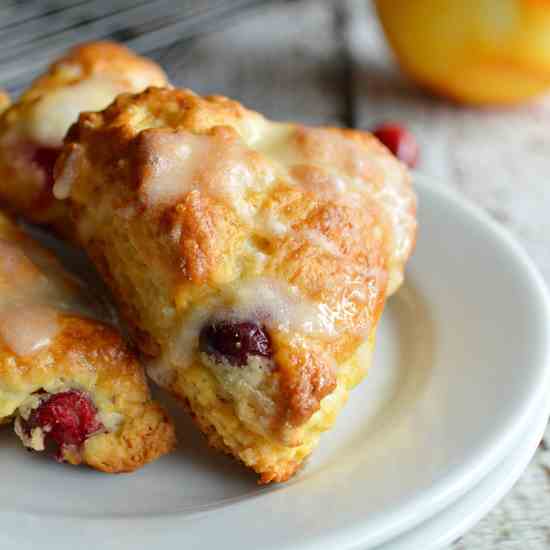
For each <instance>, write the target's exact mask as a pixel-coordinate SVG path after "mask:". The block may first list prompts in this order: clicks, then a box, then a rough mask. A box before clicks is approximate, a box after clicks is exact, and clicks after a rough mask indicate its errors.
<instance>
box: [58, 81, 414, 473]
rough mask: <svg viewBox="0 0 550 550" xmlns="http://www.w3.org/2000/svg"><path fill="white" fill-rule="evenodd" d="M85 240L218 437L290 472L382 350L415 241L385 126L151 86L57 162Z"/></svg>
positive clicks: (169, 384)
mask: <svg viewBox="0 0 550 550" xmlns="http://www.w3.org/2000/svg"><path fill="white" fill-rule="evenodd" d="M54 192H55V194H56V196H57V197H58V198H59V199H70V203H71V207H72V215H73V219H74V223H75V225H76V231H75V232H76V234H77V236H78V240H79V241H80V242H81V244H82V245H83V246H84V247H85V248H86V250H87V251H88V253H89V255H90V256H91V258H92V259H93V261H94V262H95V263H96V265H97V266H98V268H99V269H100V271H101V272H102V274H103V276H104V278H105V280H106V281H107V283H108V284H109V285H110V287H111V288H112V290H113V293H114V294H115V295H116V298H117V299H118V302H119V304H120V307H121V310H122V312H123V313H124V314H125V316H126V319H127V320H128V322H129V323H130V324H131V326H132V327H133V332H134V337H135V340H136V342H137V343H138V344H139V345H140V347H141V349H142V350H143V351H144V352H145V353H147V354H149V355H150V356H151V357H153V358H154V360H153V361H152V364H151V367H150V369H149V373H150V375H151V376H152V377H153V379H154V380H155V381H156V382H157V383H159V384H160V385H161V386H163V387H165V388H167V389H168V390H170V391H171V392H173V393H174V394H176V395H177V396H178V397H179V398H181V399H182V401H183V402H184V403H186V405H187V406H188V407H189V409H190V410H191V413H192V415H193V417H194V418H195V420H196V421H197V423H198V425H199V426H200V428H201V429H202V430H203V432H204V433H205V434H206V435H207V436H208V439H209V441H210V443H211V444H212V445H214V446H215V447H218V448H220V449H222V450H224V451H227V452H229V453H231V454H233V455H234V456H235V457H238V458H239V459H240V460H242V461H243V462H244V463H245V464H246V465H247V466H249V467H250V468H253V469H254V470H255V471H256V472H258V473H259V474H260V475H261V481H262V482H265V483H267V482H270V481H282V480H286V479H288V478H289V477H290V476H291V475H292V474H293V473H294V472H295V471H296V469H297V468H298V466H299V465H300V463H301V462H302V461H303V460H304V458H305V457H306V456H307V455H308V454H309V453H310V452H311V450H312V449H313V448H314V447H315V445H316V444H317V442H318V439H319V435H320V433H321V432H322V431H324V430H327V429H328V428H330V426H331V425H332V423H333V421H334V419H335V417H336V414H337V413H338V411H339V410H340V409H341V407H342V406H343V404H344V403H345V401H346V398H347V395H348V390H349V389H350V388H351V387H352V386H353V385H355V384H356V383H357V382H358V381H359V380H360V379H361V377H362V376H363V374H364V372H365V368H366V364H367V361H366V360H365V359H364V358H362V359H359V358H358V355H357V352H358V350H359V349H360V348H361V346H363V348H362V349H364V350H365V351H366V355H367V356H368V352H369V351H370V349H371V348H372V343H373V340H374V333H375V329H376V325H377V323H378V320H379V317H380V314H381V312H382V308H383V306H384V302H385V299H386V296H387V294H388V292H389V291H390V290H393V289H395V288H396V287H397V286H398V285H399V283H400V282H401V280H402V275H403V267H404V264H405V262H406V260H407V258H408V256H409V254H410V252H411V249H412V247H413V243H414V240H415V230H416V221H415V207H416V201H415V195H414V193H413V191H412V189H411V186H410V182H409V176H408V174H407V172H406V170H405V168H404V167H403V166H402V165H401V164H400V163H399V162H398V161H397V160H396V159H395V158H394V157H393V156H392V155H391V154H390V153H389V152H388V151H387V150H386V149H385V148H384V147H383V146H382V145H381V144H380V143H379V142H378V141H377V140H376V139H375V138H373V137H372V136H371V135H370V134H368V133H364V132H357V131H351V130H337V129H329V128H306V127H303V126H299V125H294V124H278V123H273V122H270V121H268V120H266V119H265V118H264V117H262V116H261V115H259V114H258V113H255V112H252V111H249V110H247V109H245V108H243V107H242V106H241V105H240V104H239V103H236V102H234V101H231V100H229V99H226V98H223V97H209V98H201V97H199V96H197V95H195V94H193V93H192V92H190V91H186V90H168V89H154V88H151V89H149V90H147V91H146V92H144V93H142V94H139V95H124V96H120V97H119V98H118V99H117V100H116V102H115V103H114V104H113V105H112V106H111V107H109V108H108V109H106V110H105V111H104V112H102V113H86V114H82V115H81V116H80V119H79V122H78V123H77V124H75V125H74V126H73V127H72V128H71V130H70V131H69V134H68V136H67V139H66V141H65V147H64V150H63V152H62V155H61V157H60V161H59V162H58V164H57V165H56V183H55V188H54Z"/></svg>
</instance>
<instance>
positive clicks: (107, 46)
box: [19, 41, 167, 103]
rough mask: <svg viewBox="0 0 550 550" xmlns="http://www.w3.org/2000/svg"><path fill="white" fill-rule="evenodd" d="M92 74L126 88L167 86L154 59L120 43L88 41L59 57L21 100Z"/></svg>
mask: <svg viewBox="0 0 550 550" xmlns="http://www.w3.org/2000/svg"><path fill="white" fill-rule="evenodd" d="M91 77H104V78H108V79H109V80H114V81H118V82H120V84H121V87H124V88H125V91H140V90H142V89H144V88H146V87H147V86H165V85H166V84H167V78H166V75H165V73H164V71H163V70H162V69H161V68H160V66H159V65H157V64H156V63H155V62H154V61H151V60H150V59H147V58H145V57H141V56H139V55H137V54H136V53H134V52H133V51H132V50H130V49H129V48H127V47H126V46H123V45H122V44H117V43H116V42H109V41H103V42H87V43H84V44H79V45H78V46H75V47H74V48H71V49H70V50H69V51H68V52H67V53H66V54H65V55H64V56H63V57H60V58H59V59H57V60H55V61H54V62H53V63H52V64H51V65H50V66H49V68H48V70H47V71H46V73H45V74H43V75H42V76H39V77H38V78H37V79H36V80H35V81H34V82H33V83H32V85H31V86H30V88H29V89H28V90H27V91H26V92H25V93H24V94H23V95H22V96H21V98H20V100H19V101H20V102H23V103H24V102H27V101H33V100H35V99H37V98H38V97H41V96H42V95H43V94H47V93H48V92H49V91H51V90H53V89H56V88H59V87H60V86H66V85H69V84H75V83H77V82H80V81H82V80H86V79H89V78H91Z"/></svg>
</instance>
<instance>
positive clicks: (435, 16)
mask: <svg viewBox="0 0 550 550" xmlns="http://www.w3.org/2000/svg"><path fill="white" fill-rule="evenodd" d="M375 1H376V6H377V9H378V14H379V17H380V20H381V22H382V26H383V28H384V31H385V34H386V37H387V39H388V41H389V42H390V44H391V46H392V48H393V50H394V53H395V55H396V56H397V59H398V61H399V63H400V64H401V67H402V68H403V69H404V71H405V72H406V73H407V74H409V75H410V76H411V77H412V78H413V80H415V81H416V82H417V83H418V84H420V85H421V86H423V87H425V88H427V89H429V90H430V91H432V92H434V93H436V94H439V95H443V96H445V97H448V98H451V99H454V100H456V101H459V102H464V103H471V104H477V105H506V104H514V103H518V102H521V101H525V100H528V99H530V98H532V97H535V96H537V95H540V94H542V93H543V92H545V91H546V90H550V0H410V1H408V0H403V1H396V0H375Z"/></svg>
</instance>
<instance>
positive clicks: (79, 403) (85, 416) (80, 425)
mask: <svg viewBox="0 0 550 550" xmlns="http://www.w3.org/2000/svg"><path fill="white" fill-rule="evenodd" d="M36 427H40V428H42V430H43V431H44V434H45V436H46V440H49V441H53V442H55V443H57V444H58V445H59V447H60V448H62V447H63V446H65V445H76V446H80V445H82V443H84V441H85V440H86V439H87V438H88V437H89V436H90V435H91V434H93V433H95V432H97V431H99V430H101V429H102V428H103V425H102V424H101V422H100V421H99V420H98V418H97V409H96V408H95V406H94V404H93V403H92V401H91V399H90V398H89V397H88V396H87V395H86V394H85V393H84V392H81V391H77V390H68V391H65V392H61V393H56V394H53V395H51V396H50V397H49V398H48V399H47V400H45V401H42V403H41V404H40V405H39V406H38V407H37V408H36V409H34V410H33V411H32V413H31V414H30V416H29V418H28V420H27V421H26V422H25V429H26V430H27V431H28V432H29V433H30V432H31V431H32V429H33V428H36Z"/></svg>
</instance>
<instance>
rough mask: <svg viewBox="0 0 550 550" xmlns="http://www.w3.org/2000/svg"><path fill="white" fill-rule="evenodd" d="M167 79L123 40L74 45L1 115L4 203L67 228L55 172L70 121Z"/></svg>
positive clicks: (163, 83) (33, 218) (34, 218)
mask: <svg viewBox="0 0 550 550" xmlns="http://www.w3.org/2000/svg"><path fill="white" fill-rule="evenodd" d="M167 84H168V81H167V79H166V75H165V74H164V72H163V70H162V69H161V68H160V67H159V66H158V65H157V64H156V63H154V62H153V61H151V60H149V59H146V58H144V57H140V56H138V55H136V54H135V53H133V52H132V51H130V50H129V49H128V48H126V47H124V46H122V45H120V44H116V43H114V42H89V43H86V44H81V45H79V46H76V47H74V48H72V49H71V50H70V51H68V52H67V53H66V54H65V55H64V56H63V57H61V58H59V59H58V60H56V61H55V62H54V63H52V65H51V66H50V67H49V68H48V70H47V71H46V73H45V74H43V75H41V76H40V77H39V78H37V79H36V80H35V81H34V82H33V83H32V85H31V86H30V88H29V89H28V90H26V91H25V93H24V94H23V95H22V96H21V97H20V98H19V100H18V101H16V102H15V103H14V104H13V105H12V106H11V107H10V108H9V109H7V110H6V112H5V113H4V114H3V115H2V116H1V117H0V181H1V182H2V184H1V185H0V205H1V206H2V207H3V208H7V209H9V210H11V211H12V212H14V213H15V214H18V215H23V216H25V217H26V218H27V219H29V220H31V221H33V222H35V223H42V224H49V225H54V226H55V227H56V229H57V230H58V231H59V232H61V233H63V231H64V230H65V229H66V227H67V222H66V219H65V210H64V209H63V208H62V206H61V205H60V204H59V203H58V202H56V201H55V200H54V199H53V196H52V184H53V181H52V175H53V166H54V164H55V160H56V158H57V155H58V154H59V150H60V148H61V146H62V144H63V138H64V137H65V134H66V132H67V130H68V129H69V126H70V125H71V124H72V123H73V122H75V121H76V119H77V118H78V115H79V114H80V112H81V111H94V110H98V109H104V108H105V107H107V106H108V105H109V104H110V103H111V102H112V101H113V100H114V99H115V97H116V96H117V95H118V94H121V93H123V92H140V91H142V90H144V89H145V88H147V87H148V86H166V85H167ZM2 99H3V98H2V95H1V94H0V112H1V111H3V110H4V109H3V101H2ZM6 100H7V97H6ZM5 107H7V104H6V105H5Z"/></svg>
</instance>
